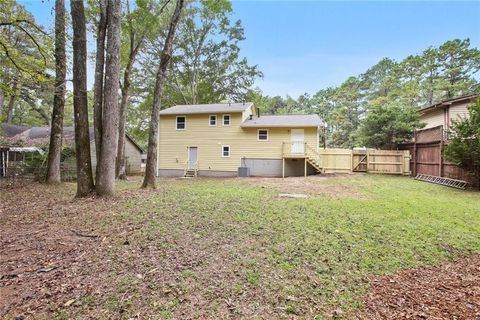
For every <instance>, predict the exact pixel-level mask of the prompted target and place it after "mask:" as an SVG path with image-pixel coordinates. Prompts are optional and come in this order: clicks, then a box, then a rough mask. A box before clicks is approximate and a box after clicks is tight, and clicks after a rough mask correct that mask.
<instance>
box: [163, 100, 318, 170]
mask: <svg viewBox="0 0 480 320" xmlns="http://www.w3.org/2000/svg"><path fill="white" fill-rule="evenodd" d="M322 126H323V122H322V120H321V119H320V118H319V116H318V115H316V114H310V115H260V114H259V112H258V111H257V109H256V108H255V107H254V105H253V103H226V104H202V105H178V106H174V107H171V108H168V109H165V110H162V111H161V112H160V127H159V138H158V139H159V146H158V157H157V159H158V163H157V168H158V170H157V171H158V175H159V176H196V175H200V176H236V175H237V174H240V175H242V176H243V175H250V176H297V175H307V174H314V173H318V172H320V171H321V167H320V157H319V154H318V145H319V132H320V131H319V128H320V127H322Z"/></svg>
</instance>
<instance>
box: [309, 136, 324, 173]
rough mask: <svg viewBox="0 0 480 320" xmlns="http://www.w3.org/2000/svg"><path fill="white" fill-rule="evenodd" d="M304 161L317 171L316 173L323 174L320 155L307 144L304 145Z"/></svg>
mask: <svg viewBox="0 0 480 320" xmlns="http://www.w3.org/2000/svg"><path fill="white" fill-rule="evenodd" d="M305 159H306V160H307V162H308V163H309V164H310V165H311V166H312V167H313V168H315V170H317V172H318V173H322V172H323V168H322V164H321V161H320V154H319V153H318V152H317V150H315V149H314V148H312V147H311V146H310V145H308V144H307V143H305Z"/></svg>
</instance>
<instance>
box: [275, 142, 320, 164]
mask: <svg viewBox="0 0 480 320" xmlns="http://www.w3.org/2000/svg"><path fill="white" fill-rule="evenodd" d="M282 150H283V151H282V153H283V156H284V157H295V156H299V157H309V158H312V159H314V160H317V161H320V154H319V153H318V151H317V150H316V148H314V147H313V146H311V145H309V144H308V143H307V142H305V141H284V142H283V146H282Z"/></svg>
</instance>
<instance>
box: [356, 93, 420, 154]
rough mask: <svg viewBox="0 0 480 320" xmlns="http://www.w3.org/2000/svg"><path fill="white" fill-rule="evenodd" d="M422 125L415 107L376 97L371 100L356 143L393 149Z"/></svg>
mask: <svg viewBox="0 0 480 320" xmlns="http://www.w3.org/2000/svg"><path fill="white" fill-rule="evenodd" d="M422 125H423V124H422V123H421V122H420V120H419V119H418V113H417V109H416V108H415V107H413V106H404V105H402V104H400V103H397V102H392V101H388V98H385V97H378V98H377V99H375V100H374V101H372V102H371V105H370V108H369V112H368V113H367V116H366V118H365V119H364V120H363V122H362V126H361V128H360V129H359V131H358V133H357V134H358V137H357V143H358V144H360V145H362V146H367V147H371V148H378V149H394V148H395V147H396V146H397V144H398V143H402V142H404V141H407V140H408V139H410V138H411V137H412V135H413V131H414V130H415V129H418V128H421V127H422Z"/></svg>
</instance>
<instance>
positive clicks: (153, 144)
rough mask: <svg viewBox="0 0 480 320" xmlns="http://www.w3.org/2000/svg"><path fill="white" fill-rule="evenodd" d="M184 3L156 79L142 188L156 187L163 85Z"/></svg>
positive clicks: (180, 2)
mask: <svg viewBox="0 0 480 320" xmlns="http://www.w3.org/2000/svg"><path fill="white" fill-rule="evenodd" d="M183 5H184V0H177V5H176V6H175V11H174V12H173V16H172V19H171V21H170V28H169V30H168V34H167V38H166V39H165V43H164V46H163V50H162V55H161V57H160V66H159V68H158V72H157V79H156V81H155V91H154V95H153V107H152V115H151V119H150V130H149V133H148V151H147V164H146V168H145V177H144V179H143V184H142V188H148V187H150V188H155V176H156V172H155V171H156V168H157V146H158V122H159V117H160V103H161V98H162V91H163V85H164V83H165V79H166V77H167V70H168V63H169V62H170V59H171V57H172V50H173V38H174V36H175V30H176V28H177V24H178V21H179V19H180V13H181V11H182V8H183Z"/></svg>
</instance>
